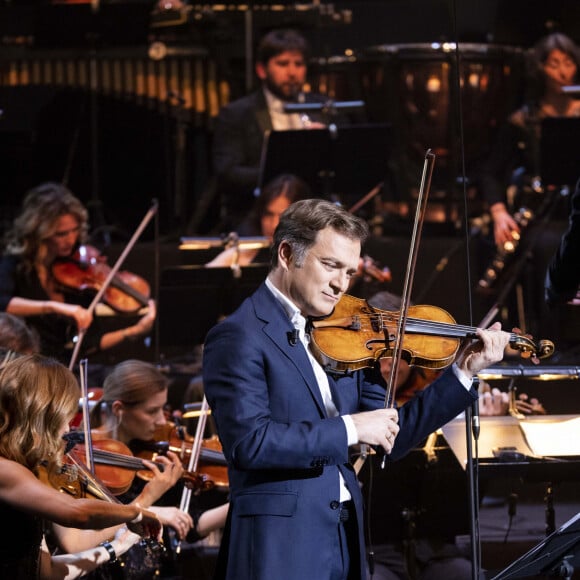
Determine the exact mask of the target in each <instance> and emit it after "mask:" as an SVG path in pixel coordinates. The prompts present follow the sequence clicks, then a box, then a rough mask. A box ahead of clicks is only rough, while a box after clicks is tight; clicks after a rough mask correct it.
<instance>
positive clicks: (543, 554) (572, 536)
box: [486, 513, 580, 580]
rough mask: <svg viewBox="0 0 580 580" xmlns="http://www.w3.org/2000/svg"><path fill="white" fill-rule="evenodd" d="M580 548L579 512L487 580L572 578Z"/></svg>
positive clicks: (487, 576)
mask: <svg viewBox="0 0 580 580" xmlns="http://www.w3.org/2000/svg"><path fill="white" fill-rule="evenodd" d="M579 547H580V513H577V514H576V515H575V516H574V517H573V518H571V519H569V520H568V521H567V522H566V523H565V524H564V525H563V526H561V527H560V528H559V529H557V530H556V531H555V532H553V533H552V534H550V535H549V536H548V537H547V538H546V539H545V540H543V541H541V542H540V543H539V544H538V545H537V546H535V547H534V548H532V549H531V550H530V551H528V552H526V553H525V554H524V555H523V556H521V557H520V558H518V559H517V560H516V561H515V562H512V563H511V564H510V565H509V566H508V567H507V568H505V569H504V570H502V571H501V572H499V574H497V573H495V572H493V573H491V574H489V575H486V579H487V580H511V578H528V577H530V576H534V577H535V576H540V575H541V576H549V577H557V578H568V579H571V578H572V574H573V573H574V564H575V563H576V564H577V562H576V560H577V556H578V551H579Z"/></svg>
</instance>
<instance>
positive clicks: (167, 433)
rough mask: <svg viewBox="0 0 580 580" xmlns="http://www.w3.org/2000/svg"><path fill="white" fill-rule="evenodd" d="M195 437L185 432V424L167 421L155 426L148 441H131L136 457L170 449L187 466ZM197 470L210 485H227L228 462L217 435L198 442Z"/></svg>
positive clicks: (148, 457)
mask: <svg viewBox="0 0 580 580" xmlns="http://www.w3.org/2000/svg"><path fill="white" fill-rule="evenodd" d="M194 442H195V438H194V437H193V436H192V435H190V434H189V433H187V432H186V430H185V428H184V427H181V426H179V427H178V426H176V425H175V424H173V423H171V422H168V423H166V424H165V425H163V426H162V427H160V428H159V429H157V431H156V433H155V436H154V440H153V441H151V442H148V441H144V442H141V441H140V442H131V447H132V448H133V449H134V452H135V454H136V455H137V457H141V458H143V459H152V458H154V457H155V456H156V455H157V454H161V453H165V452H166V451H173V453H175V454H176V455H177V456H178V457H179V458H180V459H181V462H182V463H183V465H184V466H187V465H188V463H189V459H190V457H191V453H192V450H193V444H194ZM197 473H199V474H200V475H203V476H206V477H207V478H209V479H210V480H211V482H212V484H213V485H215V486H216V487H220V488H227V487H228V486H229V479H228V469H227V462H226V460H225V457H224V454H223V451H222V445H221V443H220V440H219V439H218V438H217V437H211V438H209V439H204V440H203V442H202V445H201V451H200V456H199V465H198V469H197Z"/></svg>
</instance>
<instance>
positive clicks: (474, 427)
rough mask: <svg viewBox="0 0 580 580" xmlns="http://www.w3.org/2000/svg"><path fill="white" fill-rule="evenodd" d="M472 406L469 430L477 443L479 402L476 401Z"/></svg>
mask: <svg viewBox="0 0 580 580" xmlns="http://www.w3.org/2000/svg"><path fill="white" fill-rule="evenodd" d="M471 406H472V415H471V430H472V432H473V438H474V439H475V440H476V441H477V440H478V439H479V430H480V425H479V400H478V399H476V400H475V401H473V403H472V404H471Z"/></svg>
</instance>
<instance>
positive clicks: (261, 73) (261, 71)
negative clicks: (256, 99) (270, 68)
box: [254, 62, 267, 81]
mask: <svg viewBox="0 0 580 580" xmlns="http://www.w3.org/2000/svg"><path fill="white" fill-rule="evenodd" d="M254 68H255V70H256V75H258V78H259V79H260V80H261V81H265V80H266V77H267V74H266V67H265V66H264V63H263V62H257V63H256V66H255V67H254Z"/></svg>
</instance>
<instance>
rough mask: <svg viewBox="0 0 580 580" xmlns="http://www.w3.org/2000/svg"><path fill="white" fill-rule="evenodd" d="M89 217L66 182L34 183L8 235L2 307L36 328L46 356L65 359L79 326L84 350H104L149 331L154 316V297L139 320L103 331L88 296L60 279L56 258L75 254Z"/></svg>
mask: <svg viewBox="0 0 580 580" xmlns="http://www.w3.org/2000/svg"><path fill="white" fill-rule="evenodd" d="M87 218H88V214H87V210H86V209H85V208H84V206H83V205H82V203H81V202H80V201H79V200H78V199H77V198H76V197H75V196H74V195H73V194H72V193H71V192H70V191H69V190H68V189H67V188H66V187H65V186H64V185H61V184H57V183H46V184H43V185H40V186H38V187H35V188H34V189H32V190H31V191H29V192H28V193H27V195H26V197H25V199H24V202H23V206H22V211H21V213H20V215H19V216H18V217H17V218H16V219H15V221H14V225H13V227H12V229H11V230H10V231H9V232H8V233H7V235H6V240H5V245H4V253H3V256H2V258H1V260H0V311H6V312H8V313H11V314H15V315H17V316H21V317H24V318H25V319H26V321H27V323H28V324H29V325H30V326H31V327H32V328H34V329H35V330H36V331H37V332H38V334H39V336H40V341H41V351H42V352H43V354H45V355H48V356H54V357H56V358H58V359H60V360H62V361H64V359H65V358H66V357H67V350H66V345H67V343H68V342H70V340H71V338H72V337H73V336H74V334H75V332H76V331H78V330H86V329H88V331H87V334H86V335H85V340H84V342H83V347H84V352H85V353H87V352H91V351H97V350H105V349H109V348H112V347H114V346H116V345H118V344H120V343H122V342H123V341H124V340H126V339H128V338H132V337H137V336H141V335H144V334H147V333H148V332H149V331H150V330H151V327H152V326H153V322H154V320H155V315H156V310H155V303H154V301H153V300H150V301H149V303H148V312H147V313H146V314H145V315H144V316H143V317H142V318H141V319H140V320H139V321H138V322H137V324H135V325H133V326H129V327H127V328H123V329H120V330H115V331H112V332H106V333H103V332H102V331H101V330H100V329H99V327H98V322H97V321H96V320H93V316H92V313H91V311H89V310H88V309H87V307H88V306H89V304H90V297H89V296H86V295H81V294H79V293H78V292H73V291H71V290H66V289H63V288H62V287H61V286H60V285H59V284H58V283H57V282H56V279H55V277H54V276H53V273H52V266H53V264H54V262H55V260H56V259H58V258H68V257H71V256H72V255H73V254H74V253H75V252H76V250H77V249H78V247H79V244H80V243H82V242H84V241H85V238H86V235H87V230H88V225H87ZM71 323H72V325H73V328H72V329H71V328H70V327H71ZM71 330H72V332H71Z"/></svg>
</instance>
